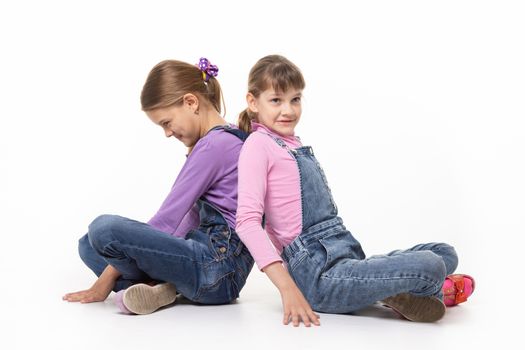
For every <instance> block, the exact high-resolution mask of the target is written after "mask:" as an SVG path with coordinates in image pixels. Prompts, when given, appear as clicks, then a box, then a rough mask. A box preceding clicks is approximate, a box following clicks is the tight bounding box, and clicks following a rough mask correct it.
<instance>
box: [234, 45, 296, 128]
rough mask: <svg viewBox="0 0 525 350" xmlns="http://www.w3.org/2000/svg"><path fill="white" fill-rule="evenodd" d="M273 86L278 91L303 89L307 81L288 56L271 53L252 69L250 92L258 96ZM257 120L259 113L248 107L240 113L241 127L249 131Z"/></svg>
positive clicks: (249, 82) (249, 83)
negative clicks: (252, 122)
mask: <svg viewBox="0 0 525 350" xmlns="http://www.w3.org/2000/svg"><path fill="white" fill-rule="evenodd" d="M270 87H272V88H273V89H274V90H275V91H276V92H285V91H287V90H288V89H289V88H294V89H298V90H302V89H304V87H305V82H304V78H303V74H302V73H301V70H300V69H299V68H298V67H297V66H296V65H295V64H293V63H292V62H291V61H290V60H288V59H287V58H286V57H283V56H280V55H269V56H265V57H263V58H261V59H260V60H259V61H257V63H255V65H254V66H253V67H252V69H251V70H250V75H249V76H248V92H249V93H251V94H252V95H253V96H254V97H255V98H258V97H259V96H260V94H261V92H263V91H265V90H266V89H268V88H270ZM252 120H255V121H257V113H253V112H252V111H250V109H249V108H246V109H245V110H244V111H242V112H241V113H240V114H239V119H238V124H239V129H241V130H244V131H245V132H247V133H250V132H251V131H252V128H251V121H252Z"/></svg>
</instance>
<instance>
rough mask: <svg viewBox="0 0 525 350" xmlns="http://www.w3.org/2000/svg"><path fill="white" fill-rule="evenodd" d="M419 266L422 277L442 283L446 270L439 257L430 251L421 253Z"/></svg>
mask: <svg viewBox="0 0 525 350" xmlns="http://www.w3.org/2000/svg"><path fill="white" fill-rule="evenodd" d="M420 264H421V266H420V267H421V269H422V271H423V275H424V276H425V277H427V278H430V279H431V280H433V281H435V282H443V281H444V280H445V277H446V276H447V268H446V265H445V262H444V260H443V259H442V257H441V256H439V255H437V254H436V253H434V252H432V251H422V252H421V254H420Z"/></svg>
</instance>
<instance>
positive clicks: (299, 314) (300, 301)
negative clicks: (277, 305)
mask: <svg viewBox="0 0 525 350" xmlns="http://www.w3.org/2000/svg"><path fill="white" fill-rule="evenodd" d="M281 298H282V302H283V309H284V319H283V323H284V324H285V325H287V324H288V323H290V319H291V320H292V323H293V326H294V327H298V326H299V324H300V323H301V321H303V323H304V325H305V326H306V327H310V326H311V324H312V323H313V324H314V325H316V326H320V325H321V322H320V321H319V315H318V314H316V313H315V312H313V310H312V308H311V307H310V304H308V301H307V300H306V299H305V297H304V296H303V293H301V291H300V290H299V288H297V287H296V286H294V287H292V288H291V289H290V290H286V291H283V292H282V293H281Z"/></svg>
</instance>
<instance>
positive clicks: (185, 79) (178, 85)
mask: <svg viewBox="0 0 525 350" xmlns="http://www.w3.org/2000/svg"><path fill="white" fill-rule="evenodd" d="M187 93H192V94H196V95H197V97H202V98H204V99H205V100H206V101H207V102H208V103H210V104H211V105H212V106H213V108H215V109H216V110H217V112H219V113H221V102H222V106H224V99H223V98H222V93H221V86H220V85H219V81H218V80H217V79H215V78H214V77H213V76H210V78H209V80H208V82H205V81H204V79H203V76H202V71H201V70H200V69H199V67H197V66H194V65H191V64H189V63H186V62H182V61H176V60H166V61H162V62H160V63H159V64H157V65H156V66H155V67H153V69H152V70H151V71H150V72H149V75H148V78H147V79H146V83H144V87H143V88H142V93H141V95H140V102H141V104H142V110H143V111H145V112H146V111H151V110H153V109H157V108H165V107H171V106H174V105H181V104H182V102H183V101H182V97H183V96H184V95H185V94H187ZM225 109H226V107H225Z"/></svg>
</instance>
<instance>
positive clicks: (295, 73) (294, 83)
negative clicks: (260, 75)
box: [264, 64, 305, 93]
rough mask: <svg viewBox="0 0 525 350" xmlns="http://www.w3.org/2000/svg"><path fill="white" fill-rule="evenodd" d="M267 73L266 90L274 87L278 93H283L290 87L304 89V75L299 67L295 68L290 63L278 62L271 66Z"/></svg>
mask: <svg viewBox="0 0 525 350" xmlns="http://www.w3.org/2000/svg"><path fill="white" fill-rule="evenodd" d="M294 68H295V67H294ZM265 73H266V74H264V75H265V76H266V79H265V80H264V85H265V86H264V90H267V89H269V88H273V90H274V91H275V92H276V93H283V92H286V91H288V90H289V89H296V90H303V89H304V86H305V83H304V78H303V75H302V74H301V72H300V71H299V70H298V69H293V68H292V67H290V66H289V65H284V64H278V65H275V66H273V67H270V69H268V70H267V71H266V72H265Z"/></svg>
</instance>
